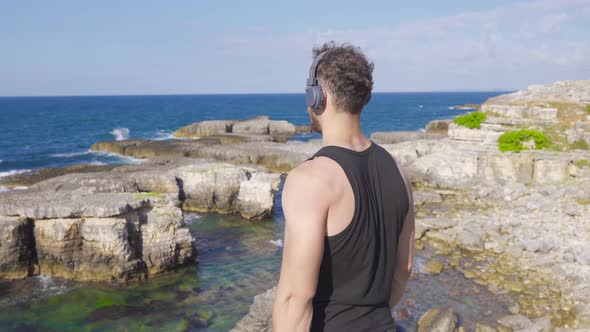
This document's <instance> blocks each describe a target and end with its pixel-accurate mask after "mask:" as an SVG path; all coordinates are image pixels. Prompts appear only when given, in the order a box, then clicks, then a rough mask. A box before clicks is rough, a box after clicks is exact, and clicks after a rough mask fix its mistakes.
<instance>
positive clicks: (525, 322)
mask: <svg viewBox="0 0 590 332" xmlns="http://www.w3.org/2000/svg"><path fill="white" fill-rule="evenodd" d="M498 323H500V324H502V325H504V326H506V327H509V328H511V329H513V330H521V329H525V328H528V327H530V326H531V325H533V322H532V321H531V320H530V319H528V318H526V317H525V316H523V315H509V316H504V317H502V318H500V319H498Z"/></svg>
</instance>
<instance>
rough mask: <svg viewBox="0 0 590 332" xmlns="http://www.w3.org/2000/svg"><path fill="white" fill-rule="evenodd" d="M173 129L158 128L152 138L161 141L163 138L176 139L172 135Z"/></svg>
mask: <svg viewBox="0 0 590 332" xmlns="http://www.w3.org/2000/svg"><path fill="white" fill-rule="evenodd" d="M172 133H173V131H170V130H163V129H158V130H157V131H156V134H155V135H154V138H153V140H155V141H163V140H167V139H176V138H178V137H175V136H174V135H172Z"/></svg>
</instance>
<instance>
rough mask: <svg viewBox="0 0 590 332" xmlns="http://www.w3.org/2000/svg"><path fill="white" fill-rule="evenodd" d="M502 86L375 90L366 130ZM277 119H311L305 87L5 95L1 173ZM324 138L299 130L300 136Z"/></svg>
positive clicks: (425, 117) (406, 122) (0, 117)
mask: <svg viewBox="0 0 590 332" xmlns="http://www.w3.org/2000/svg"><path fill="white" fill-rule="evenodd" d="M502 93H504V91H487V92H478V91H475V92H442V91H441V92H436V91H435V92H375V93H373V97H372V100H371V102H370V103H369V104H368V105H367V107H366V108H365V110H364V111H363V113H362V116H361V120H362V121H361V122H362V129H363V131H364V133H365V134H366V135H367V136H370V135H371V134H372V133H374V132H377V131H394V130H410V131H414V130H420V129H421V128H424V127H425V126H426V124H427V123H428V122H430V121H432V120H434V119H448V118H452V117H455V116H457V115H460V114H463V113H465V112H466V110H462V109H454V108H453V107H454V106H457V105H463V104H480V103H482V102H484V101H485V100H486V99H488V98H490V97H493V96H496V95H499V94H502ZM260 115H268V116H270V117H271V119H275V120H286V121H289V122H291V123H293V124H296V125H306V124H308V123H309V117H308V115H307V113H306V107H305V95H304V94H303V93H267V94H260V93H254V94H174V95H167V94H162V95H111V96H108V95H105V96H102V95H89V96H4V97H0V177H1V176H6V175H10V174H15V173H22V172H26V171H28V170H31V169H37V168H46V167H61V166H69V165H75V164H80V163H87V164H93V165H106V164H125V163H135V162H140V160H137V159H134V158H129V157H124V156H119V155H115V154H110V153H105V152H94V151H90V150H89V149H90V146H91V145H92V144H94V143H95V142H98V141H105V140H125V139H155V140H167V139H174V136H172V133H173V132H174V131H175V130H176V129H178V128H180V127H182V126H186V125H189V124H191V123H194V122H198V121H205V120H222V119H236V120H239V119H247V118H252V117H256V116H260ZM310 138H319V135H317V134H301V135H297V136H295V137H294V138H293V139H296V140H307V139H310Z"/></svg>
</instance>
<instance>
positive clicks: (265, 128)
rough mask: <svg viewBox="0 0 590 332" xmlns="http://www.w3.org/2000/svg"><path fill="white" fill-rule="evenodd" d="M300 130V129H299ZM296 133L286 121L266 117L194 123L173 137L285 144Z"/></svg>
mask: <svg viewBox="0 0 590 332" xmlns="http://www.w3.org/2000/svg"><path fill="white" fill-rule="evenodd" d="M299 130H301V128H299ZM297 131H298V128H297V127H296V126H295V125H293V124H292V123H289V122H287V121H277V120H271V119H270V118H269V117H268V116H264V115H263V116H258V117H256V118H253V119H246V120H212V121H201V122H195V123H193V124H190V125H188V126H185V127H182V128H179V129H178V130H176V131H175V132H174V133H173V135H174V136H175V137H181V138H206V137H214V138H217V139H220V140H221V141H222V142H228V143H236V142H245V141H274V142H283V143H284V142H286V141H287V140H288V139H289V138H290V137H291V136H293V135H294V134H295V133H296V132H297Z"/></svg>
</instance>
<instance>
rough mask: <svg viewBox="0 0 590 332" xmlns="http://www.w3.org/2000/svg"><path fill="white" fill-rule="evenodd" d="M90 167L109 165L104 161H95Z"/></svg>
mask: <svg viewBox="0 0 590 332" xmlns="http://www.w3.org/2000/svg"><path fill="white" fill-rule="evenodd" d="M89 164H90V165H95V166H102V165H108V164H107V163H105V162H104V161H98V160H93V161H91V162H89Z"/></svg>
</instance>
